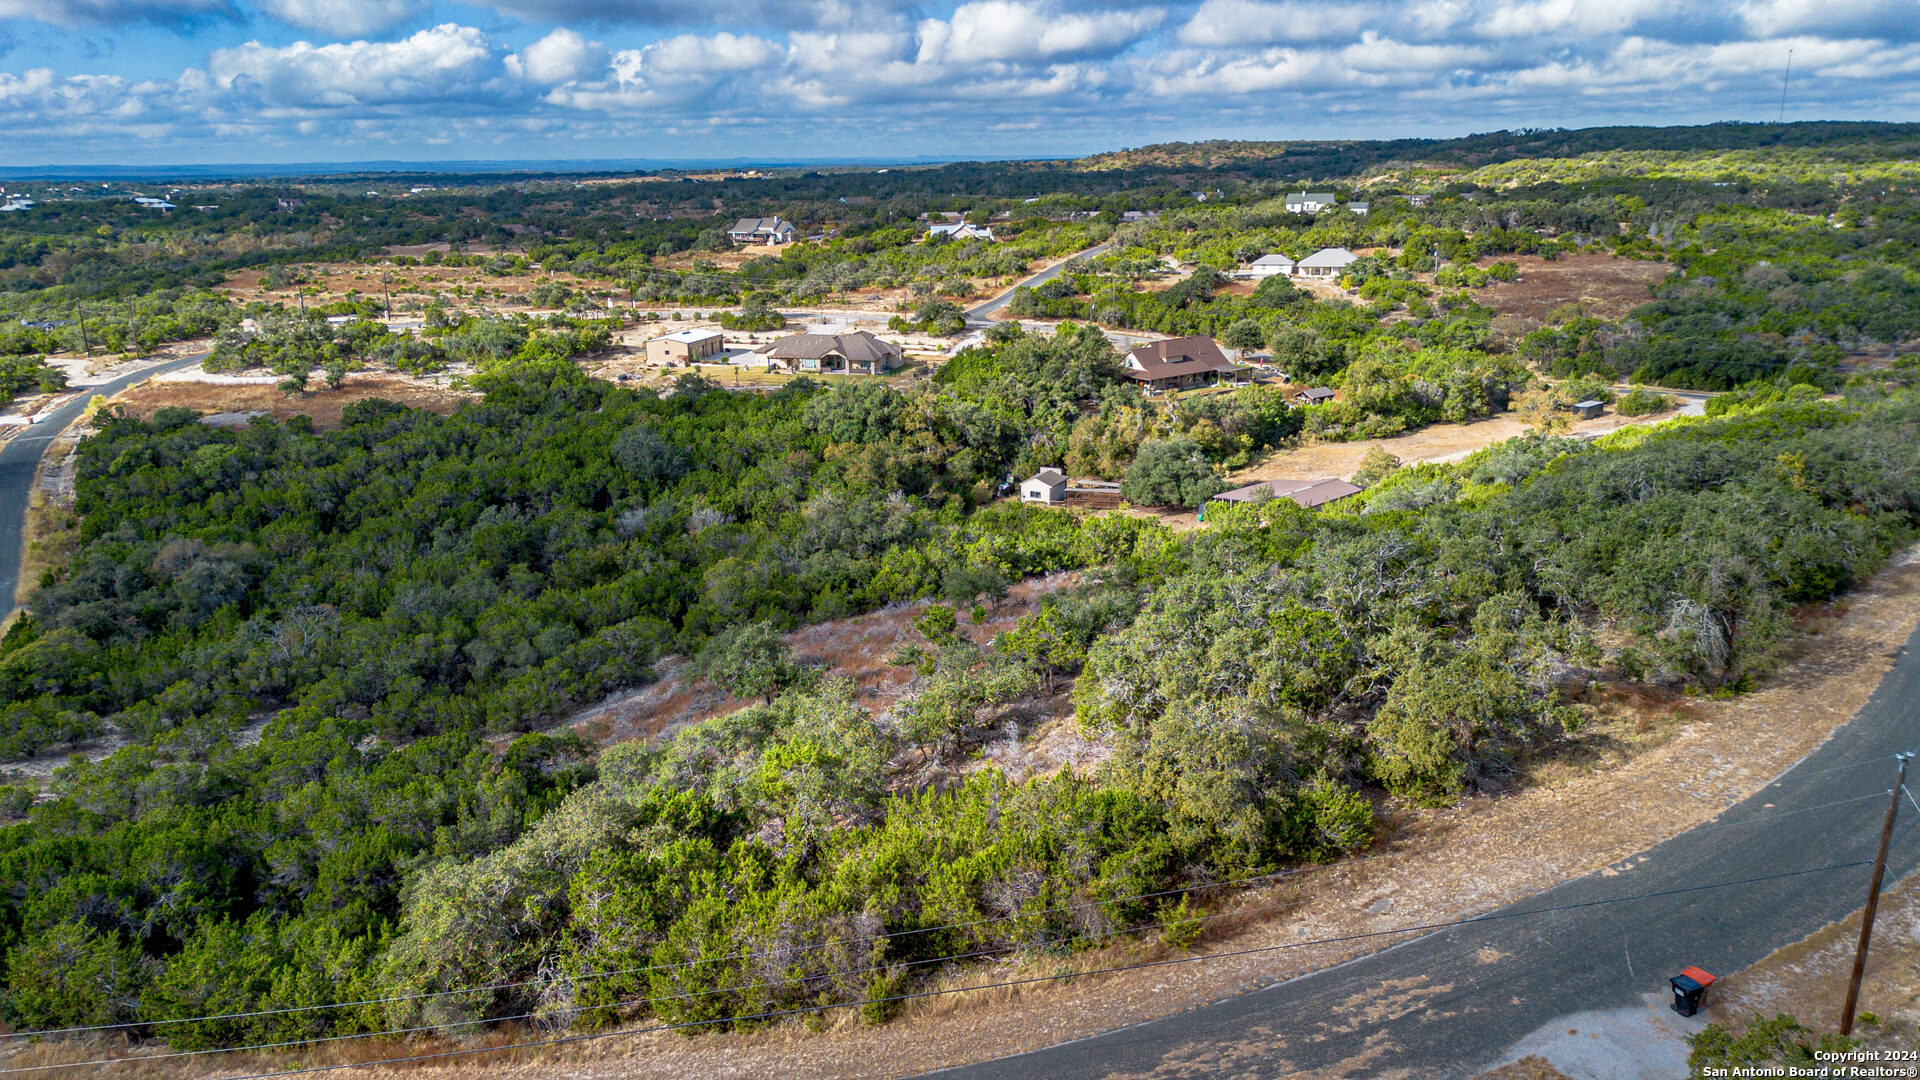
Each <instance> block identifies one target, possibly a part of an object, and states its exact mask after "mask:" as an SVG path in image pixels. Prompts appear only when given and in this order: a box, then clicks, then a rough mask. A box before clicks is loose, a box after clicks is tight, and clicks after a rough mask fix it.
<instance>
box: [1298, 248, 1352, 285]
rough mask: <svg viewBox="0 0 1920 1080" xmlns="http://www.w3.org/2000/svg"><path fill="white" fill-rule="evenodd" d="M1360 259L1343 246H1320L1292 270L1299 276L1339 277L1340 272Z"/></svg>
mask: <svg viewBox="0 0 1920 1080" xmlns="http://www.w3.org/2000/svg"><path fill="white" fill-rule="evenodd" d="M1359 261H1360V256H1358V255H1355V254H1354V253H1353V252H1351V251H1348V250H1347V249H1346V248H1343V247H1334V248H1321V249H1320V250H1319V251H1316V252H1314V253H1313V254H1311V255H1309V256H1307V257H1306V258H1304V259H1301V260H1300V262H1299V263H1298V264H1296V265H1295V268H1294V272H1295V273H1297V274H1298V275H1299V276H1301V277H1328V278H1330V277H1339V276H1340V272H1341V271H1342V270H1345V269H1346V268H1347V267H1349V266H1352V265H1353V264H1354V263H1356V262H1359Z"/></svg>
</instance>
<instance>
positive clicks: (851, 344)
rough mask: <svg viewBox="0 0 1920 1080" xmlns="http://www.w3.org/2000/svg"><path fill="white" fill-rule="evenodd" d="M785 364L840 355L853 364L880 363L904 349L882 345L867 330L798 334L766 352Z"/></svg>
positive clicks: (779, 342) (781, 340) (784, 339)
mask: <svg viewBox="0 0 1920 1080" xmlns="http://www.w3.org/2000/svg"><path fill="white" fill-rule="evenodd" d="M766 351H767V352H768V353H770V354H772V355H773V356H774V357H776V358H778V359H781V360H809V359H811V360H818V359H820V358H821V357H823V356H826V355H828V354H830V353H836V352H837V353H839V354H840V355H841V356H844V357H846V358H847V359H849V360H867V361H877V360H882V359H887V358H891V357H896V356H899V355H900V347H899V346H898V345H892V344H889V343H887V342H884V341H881V340H880V339H879V338H877V337H874V336H873V335H872V334H869V333H867V332H866V331H865V330H855V331H853V332H852V333H850V334H795V335H793V336H792V337H784V338H781V339H780V340H779V341H776V342H774V343H773V346H772V347H771V348H769V349H767V350H766Z"/></svg>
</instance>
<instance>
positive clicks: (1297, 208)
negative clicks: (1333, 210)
mask: <svg viewBox="0 0 1920 1080" xmlns="http://www.w3.org/2000/svg"><path fill="white" fill-rule="evenodd" d="M1332 206H1333V192H1331V191H1295V192H1292V193H1290V194H1288V195H1287V213H1289V214H1317V213H1319V212H1320V211H1322V210H1326V209H1328V208H1330V207H1332Z"/></svg>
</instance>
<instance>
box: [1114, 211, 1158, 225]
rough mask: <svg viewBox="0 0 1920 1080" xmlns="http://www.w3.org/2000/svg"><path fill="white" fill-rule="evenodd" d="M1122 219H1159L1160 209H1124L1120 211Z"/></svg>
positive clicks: (1126, 220) (1127, 220)
mask: <svg viewBox="0 0 1920 1080" xmlns="http://www.w3.org/2000/svg"><path fill="white" fill-rule="evenodd" d="M1120 220H1121V221H1122V222H1135V221H1159V220H1160V211H1158V210H1122V211H1120Z"/></svg>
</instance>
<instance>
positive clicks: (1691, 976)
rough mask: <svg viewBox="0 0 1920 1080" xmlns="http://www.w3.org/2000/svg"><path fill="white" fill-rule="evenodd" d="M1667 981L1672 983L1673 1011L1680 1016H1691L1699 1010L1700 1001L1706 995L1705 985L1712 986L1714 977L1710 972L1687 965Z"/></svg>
mask: <svg viewBox="0 0 1920 1080" xmlns="http://www.w3.org/2000/svg"><path fill="white" fill-rule="evenodd" d="M1667 981H1668V982H1669V983H1671V984H1673V1011H1674V1012H1677V1013H1679V1014H1680V1015H1681V1016H1692V1015H1693V1014H1694V1013H1697V1012H1699V1011H1700V1001H1701V999H1702V998H1704V997H1706V995H1707V987H1709V986H1712V985H1713V984H1714V981H1715V979H1714V976H1713V974H1712V973H1711V972H1709V971H1706V970H1705V969H1702V968H1697V967H1691V966H1689V967H1687V968H1685V969H1683V970H1682V971H1681V972H1680V974H1678V975H1675V976H1674V977H1673V978H1671V979H1668V980H1667Z"/></svg>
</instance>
